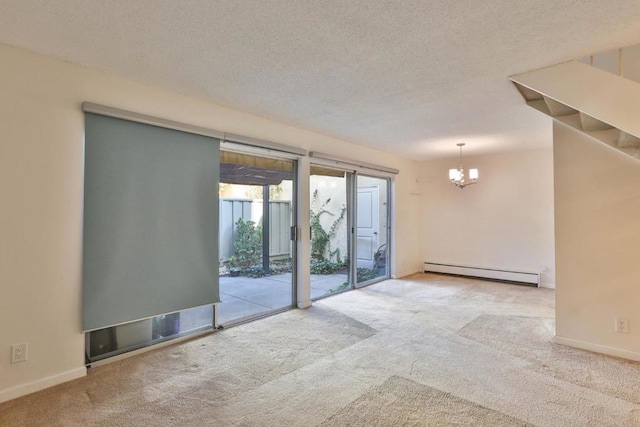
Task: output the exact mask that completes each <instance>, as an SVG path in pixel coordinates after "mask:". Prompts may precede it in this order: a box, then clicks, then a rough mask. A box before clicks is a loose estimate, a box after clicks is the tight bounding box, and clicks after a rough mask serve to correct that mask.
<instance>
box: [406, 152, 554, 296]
mask: <svg viewBox="0 0 640 427" xmlns="http://www.w3.org/2000/svg"><path fill="white" fill-rule="evenodd" d="M464 164H465V168H474V167H477V168H478V169H479V173H480V178H479V180H478V183H477V184H474V185H471V186H469V187H466V188H464V189H459V188H456V187H455V186H454V185H453V184H451V182H450V181H449V179H448V177H449V175H448V170H449V169H450V168H456V167H457V166H458V161H457V159H446V160H437V161H429V162H423V163H421V164H420V172H419V173H418V175H419V181H420V185H419V187H418V192H421V193H422V194H421V196H420V198H421V203H422V205H423V207H422V210H423V213H422V217H421V220H420V221H421V223H422V226H423V228H424V233H423V234H422V241H423V246H422V251H421V257H422V260H423V261H431V262H441V263H451V264H458V265H469V266H478V267H497V268H505V269H524V270H532V271H540V272H542V273H543V275H542V285H543V286H546V287H553V286H554V283H555V259H554V227H553V153H552V150H551V149H550V148H549V149H541V150H533V151H522V152H518V153H506V154H497V155H490V156H478V157H467V158H465V159H464Z"/></svg>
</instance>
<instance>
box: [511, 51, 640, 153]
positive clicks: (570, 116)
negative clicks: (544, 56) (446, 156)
mask: <svg viewBox="0 0 640 427" xmlns="http://www.w3.org/2000/svg"><path fill="white" fill-rule="evenodd" d="M509 79H510V80H511V81H512V82H513V83H514V84H515V85H516V87H517V88H518V90H519V92H520V94H521V95H523V98H524V99H525V102H526V103H527V105H529V106H530V107H532V108H534V109H536V110H538V111H540V112H542V113H544V114H546V115H548V116H550V117H552V118H553V119H554V120H557V121H558V122H560V123H563V124H564V125H567V126H570V127H572V128H574V129H577V130H579V131H581V132H582V133H584V134H585V135H588V136H589V137H591V138H593V139H595V140H597V141H599V142H601V143H604V144H606V145H608V146H610V147H612V148H615V149H616V150H618V151H621V152H623V153H625V154H628V155H631V156H634V157H636V156H637V153H638V147H640V138H638V137H639V136H640V84H638V83H636V82H633V81H630V80H627V79H624V78H621V77H619V76H616V75H613V74H610V73H607V72H605V71H602V70H598V69H595V68H593V67H591V66H589V65H585V64H583V63H580V62H565V63H562V64H558V65H554V66H551V67H546V68H542V69H539V70H534V71H530V72H526V73H522V74H518V75H515V76H511V77H510V78H509ZM536 94H537V95H536ZM554 104H561V105H557V106H556V108H553V109H550V108H549V105H554ZM559 106H564V107H566V108H561V109H559V108H557V107H559ZM572 110H573V111H575V112H573V113H572ZM553 111H555V112H556V113H558V112H561V114H562V115H555V114H553ZM581 115H582V120H581V117H580V116H581ZM585 115H586V116H588V117H589V119H590V122H591V123H593V122H602V124H603V125H608V126H601V128H602V129H599V130H593V129H592V130H585V129H584V128H583V127H582V126H583V124H584V123H585V120H584V119H585V117H584V116H585ZM607 127H610V129H607ZM629 136H630V137H629ZM629 141H631V144H630V143H629ZM636 142H637V143H636Z"/></svg>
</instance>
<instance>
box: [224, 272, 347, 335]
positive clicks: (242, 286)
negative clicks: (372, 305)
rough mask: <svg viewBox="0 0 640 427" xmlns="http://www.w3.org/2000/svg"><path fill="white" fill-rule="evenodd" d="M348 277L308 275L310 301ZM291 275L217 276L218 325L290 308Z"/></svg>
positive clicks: (335, 287)
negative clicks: (309, 278)
mask: <svg viewBox="0 0 640 427" xmlns="http://www.w3.org/2000/svg"><path fill="white" fill-rule="evenodd" d="M347 280H348V279H347V275H345V274H333V275H319V274H313V275H311V298H312V299H316V298H319V297H322V296H325V295H327V294H328V293H330V291H331V290H332V289H337V288H338V287H339V286H340V285H342V284H343V283H344V282H346V281H347ZM291 295H292V279H291V273H284V274H277V275H273V276H267V277H260V278H255V279H254V278H251V277H243V276H240V277H230V276H222V277H220V299H221V303H220V304H219V305H218V306H217V309H218V323H220V324H225V323H227V322H230V321H233V320H238V319H242V318H244V317H248V316H251V315H254V314H258V313H263V312H266V311H271V310H276V309H279V308H283V307H289V306H290V305H291V304H292V299H291Z"/></svg>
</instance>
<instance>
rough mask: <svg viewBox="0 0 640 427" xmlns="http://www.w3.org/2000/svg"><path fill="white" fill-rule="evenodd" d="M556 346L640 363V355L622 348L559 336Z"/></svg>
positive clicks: (554, 339)
mask: <svg viewBox="0 0 640 427" xmlns="http://www.w3.org/2000/svg"><path fill="white" fill-rule="evenodd" d="M553 342H554V343H555V344H562V345H566V346H569V347H575V348H579V349H581V350H587V351H593V352H594V353H602V354H606V355H608V356H614V357H620V358H622V359H628V360H633V361H636V362H640V353H637V352H635V351H629V350H623V349H621V348H616V347H609V346H606V345H601V344H594V343H590V342H586V341H580V340H575V339H573V338H566V337H559V336H558V335H556V336H554V337H553Z"/></svg>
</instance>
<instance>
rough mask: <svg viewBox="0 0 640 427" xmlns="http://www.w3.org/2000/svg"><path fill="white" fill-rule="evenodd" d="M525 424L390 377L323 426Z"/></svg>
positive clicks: (456, 398) (415, 383)
mask: <svg viewBox="0 0 640 427" xmlns="http://www.w3.org/2000/svg"><path fill="white" fill-rule="evenodd" d="M426 423H428V424H430V425H441V426H447V425H470V426H527V425H530V424H527V423H524V422H522V421H520V420H518V419H516V418H513V417H510V416H508V415H505V414H503V413H501V412H497V411H493V410H491V409H489V408H485V407H482V406H480V405H477V404H475V403H473V402H469V401H468V400H464V399H460V398H459V397H456V396H454V395H452V394H451V393H445V392H443V391H440V390H437V389H435V388H431V387H427V386H426V385H422V384H420V383H417V382H415V381H411V380H408V379H406V378H402V377H398V376H393V377H391V378H389V379H388V380H387V381H385V382H384V383H383V384H382V385H381V386H380V387H376V388H375V389H374V390H371V391H369V392H367V393H365V394H363V395H362V396H360V397H359V398H358V399H356V401H355V402H352V403H350V404H349V405H347V406H345V407H344V408H343V409H341V410H340V411H338V413H336V414H335V415H332V416H331V417H330V418H329V419H327V421H325V422H324V423H322V425H323V426H345V427H346V426H362V427H368V426H398V425H401V426H422V425H425V424H426Z"/></svg>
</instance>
